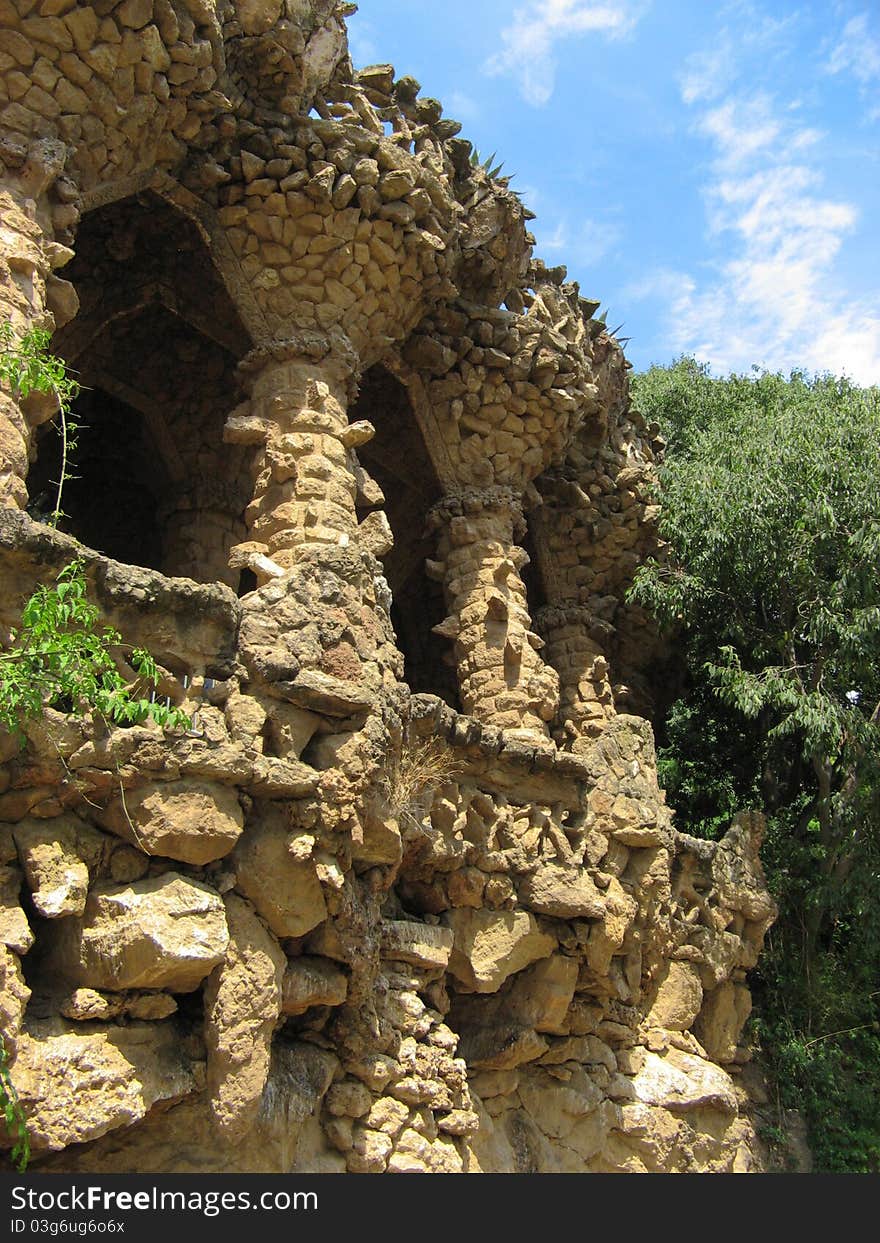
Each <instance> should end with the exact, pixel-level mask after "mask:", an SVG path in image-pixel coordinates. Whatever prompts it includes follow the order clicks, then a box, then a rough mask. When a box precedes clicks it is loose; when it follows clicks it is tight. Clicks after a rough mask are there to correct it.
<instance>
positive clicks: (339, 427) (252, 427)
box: [224, 332, 373, 583]
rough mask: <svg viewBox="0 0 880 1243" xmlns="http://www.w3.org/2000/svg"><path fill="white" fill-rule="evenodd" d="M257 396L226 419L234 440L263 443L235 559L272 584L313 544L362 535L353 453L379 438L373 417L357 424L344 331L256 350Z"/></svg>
mask: <svg viewBox="0 0 880 1243" xmlns="http://www.w3.org/2000/svg"><path fill="white" fill-rule="evenodd" d="M241 370H242V372H243V373H244V374H245V375H246V376H250V377H252V378H251V380H250V401H249V402H248V403H247V404H246V405H245V406H240V407H239V408H238V409H237V410H236V411H235V412H234V413H233V414H232V415H231V416H230V418H229V419H228V420H227V423H226V428H225V431H224V439H225V440H226V441H227V443H233V444H252V445H255V446H257V453H256V455H255V459H254V464H253V472H254V492H253V499H252V501H251V503H250V505H248V507H247V509H246V510H245V523H246V525H247V528H248V533H249V535H250V539H249V540H248V541H247V542H246V543H243V544H239V545H237V547H236V548H234V549H233V550H232V555H231V557H230V565H232V566H234V567H235V568H243V567H245V566H247V567H248V568H250V569H251V570H253V572H254V573H255V574H256V576H257V581H258V582H259V583H263V582H266V581H268V580H269V579H270V578H272V577H278V576H280V575H281V574H283V573H285V572H286V571H287V570H289V569H290V568H291V567H292V566H293V565H294V564H296V561H297V559H298V550H299V549H301V548H302V547H303V546H304V545H307V544H335V545H338V546H341V547H345V546H346V545H347V544H348V543H349V542H350V541H351V539H352V538H353V537H354V536H355V533H356V531H357V525H358V522H357V515H356V512H355V497H356V495H357V480H356V477H355V471H354V465H355V463H354V459H353V456H352V454H351V453H350V452H349V450H351V449H353V448H355V447H356V446H357V445H359V444H364V443H365V442H366V441H367V440H369V439H371V437H372V435H373V428H372V427H371V426H370V425H369V424H368V423H356V424H349V422H348V416H347V407H348V401H349V390H350V385H351V382H352V380H353V378H354V377H355V376H356V374H357V370H358V358H357V355H356V353H355V351H354V349H353V348H352V346H351V344H350V343H349V341H348V339H347V338H346V337H344V336H343V335H342V333H338V334H335V335H333V336H328V337H323V336H320V335H319V334H317V333H305V332H304V333H301V334H299V336H298V337H297V338H295V339H291V340H289V341H283V342H273V343H271V344H270V345H268V346H264V347H260V348H259V349H257V350H254V351H253V353H252V354H250V355H248V357H247V358H245V359H244V361H243V362H242V364H241Z"/></svg>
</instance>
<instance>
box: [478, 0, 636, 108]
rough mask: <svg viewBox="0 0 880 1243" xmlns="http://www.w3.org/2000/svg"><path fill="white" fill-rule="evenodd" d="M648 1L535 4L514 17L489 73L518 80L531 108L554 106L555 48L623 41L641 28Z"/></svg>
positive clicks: (533, 0) (539, 0) (534, 0)
mask: <svg viewBox="0 0 880 1243" xmlns="http://www.w3.org/2000/svg"><path fill="white" fill-rule="evenodd" d="M647 3H648V0H616V2H615V3H602V2H601V0H530V2H529V3H527V4H523V5H520V6H519V7H518V8H516V9H514V11H513V20H512V22H511V23H510V25H509V26H507V27H505V29H504V30H502V31H501V45H502V46H501V50H500V51H498V52H496V53H495V55H494V56H492V57H490V59H489V60H488V61H487V62H486V71H487V72H488V73H489V74H492V75H497V74H503V73H510V74H513V76H514V77H516V78H517V79H518V80H519V88H520V92H521V93H522V95H523V97H524V98H525V99H526V100H527V102H528V103H530V104H534V105H535V106H536V107H540V106H542V105H543V104H546V103H548V102H549V100H550V98H551V96H552V94H553V87H554V85H555V79H556V58H555V56H554V48H555V46H556V45H557V44H558V43H559V42H560V40H562V39H570V38H574V37H577V36H579V35H588V34H594V35H595V34H599V35H604V36H605V37H606V38H609V39H621V38H624V37H625V36H626V35H628V34H629V33H630V32H631V31H632V30H633V29H634V27H635V25H636V23H637V22H638V20H639V18H640V17H641V16H642V13H643V12H644V11H645V9H646V7H647Z"/></svg>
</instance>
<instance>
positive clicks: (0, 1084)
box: [0, 1035, 31, 1174]
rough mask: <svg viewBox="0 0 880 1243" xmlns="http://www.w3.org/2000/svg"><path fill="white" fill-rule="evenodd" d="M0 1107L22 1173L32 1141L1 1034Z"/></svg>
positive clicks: (13, 1160) (13, 1154) (17, 1167)
mask: <svg viewBox="0 0 880 1243" xmlns="http://www.w3.org/2000/svg"><path fill="white" fill-rule="evenodd" d="M0 1109H2V1110H3V1118H4V1121H5V1122H6V1130H7V1132H8V1134H9V1137H10V1139H13V1140H14V1141H15V1142H14V1145H13V1148H12V1152H11V1153H10V1154H9V1155H10V1158H11V1160H12V1164H13V1165H14V1166H15V1168H16V1169H17V1170H18V1172H19V1173H20V1174H23V1173H24V1171H25V1170H26V1168H27V1163H28V1161H29V1160H30V1156H31V1143H30V1139H29V1137H28V1131H27V1119H26V1118H25V1116H24V1110H23V1109H22V1107H21V1102H20V1101H19V1099H18V1093H17V1092H16V1090H15V1084H14V1083H13V1082H12V1077H11V1076H10V1074H9V1054H8V1053H7V1051H6V1042H5V1040H4V1039H3V1036H2V1035H0Z"/></svg>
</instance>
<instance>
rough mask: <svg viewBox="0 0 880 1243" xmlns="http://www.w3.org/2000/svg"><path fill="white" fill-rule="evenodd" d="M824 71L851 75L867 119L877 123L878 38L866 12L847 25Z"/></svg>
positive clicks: (879, 91) (879, 101)
mask: <svg viewBox="0 0 880 1243" xmlns="http://www.w3.org/2000/svg"><path fill="white" fill-rule="evenodd" d="M825 69H826V71H827V72H828V73H832V74H839V73H849V74H852V76H853V77H854V78H855V80H856V81H857V82H858V83H859V87H860V93H861V95H862V98H863V99H864V100H865V102H866V104H867V106H868V108H867V114H866V115H867V119H868V120H869V121H877V120H880V35H878V34H877V33H874V32H872V30H871V24H870V18H869V15H868V13H867V12H865V13H859V14H858V15H857V16H856V17H851V18H850V19H849V21H848V22H847V23H846V25H845V26H844V28H843V30H842V31H841V34H840V38H839V39H838V40H837V42H836V43H835V45H834V47H833V48H832V51H831V55H830V57H829V58H828V62H827V64H826V66H825Z"/></svg>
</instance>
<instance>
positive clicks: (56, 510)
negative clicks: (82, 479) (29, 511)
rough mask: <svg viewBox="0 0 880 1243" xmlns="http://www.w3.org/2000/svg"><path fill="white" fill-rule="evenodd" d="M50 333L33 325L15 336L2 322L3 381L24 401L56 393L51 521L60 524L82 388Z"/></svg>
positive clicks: (0, 371) (0, 358) (0, 368)
mask: <svg viewBox="0 0 880 1243" xmlns="http://www.w3.org/2000/svg"><path fill="white" fill-rule="evenodd" d="M49 341H50V334H49V333H48V332H46V330H45V329H43V328H31V329H29V330H28V331H27V332H26V333H24V335H23V336H22V337H18V338H17V337H16V335H15V331H14V329H13V327H12V324H10V323H9V321H8V320H7V321H6V322H5V323H3V324H0V381H2V382H3V383H4V384H6V385H8V387H9V389H10V390H11V391H12V393H13V395H14V396H15V397H16V398H17V399H19V400H24V399H25V398H26V397H29V396H30V394H31V393H35V392H36V393H51V394H54V396H55V399H56V401H57V402H58V412H59V429H60V433H61V470H60V471H59V474H58V479H57V480H56V481H54V487H55V503H54V505H53V508H52V511H51V513H50V514H49V516H48V519H47V521H48V523H49V525H50V526H52V527H57V526H58V523H59V522H60V521H61V519H62V518H63V517H64V512H63V510H62V508H61V497H62V494H63V491H64V484H65V483H66V481H67V480H68V479H70V478H71V475H70V462H71V458H72V456H73V454H74V452H75V451H76V434H77V431H78V430H79V424H78V423H77V422H76V420H75V418H74V416H73V402H74V401H75V400H76V397H77V395H78V394H79V391H80V385H79V383H78V382H77V381H76V380H75V379H74V378H73V376H71V375H70V373H69V372H68V369H67V366H66V364H65V363H64V361H63V359H61V358H58V357H57V356H56V355H55V354H52V353H50V351H49Z"/></svg>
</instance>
